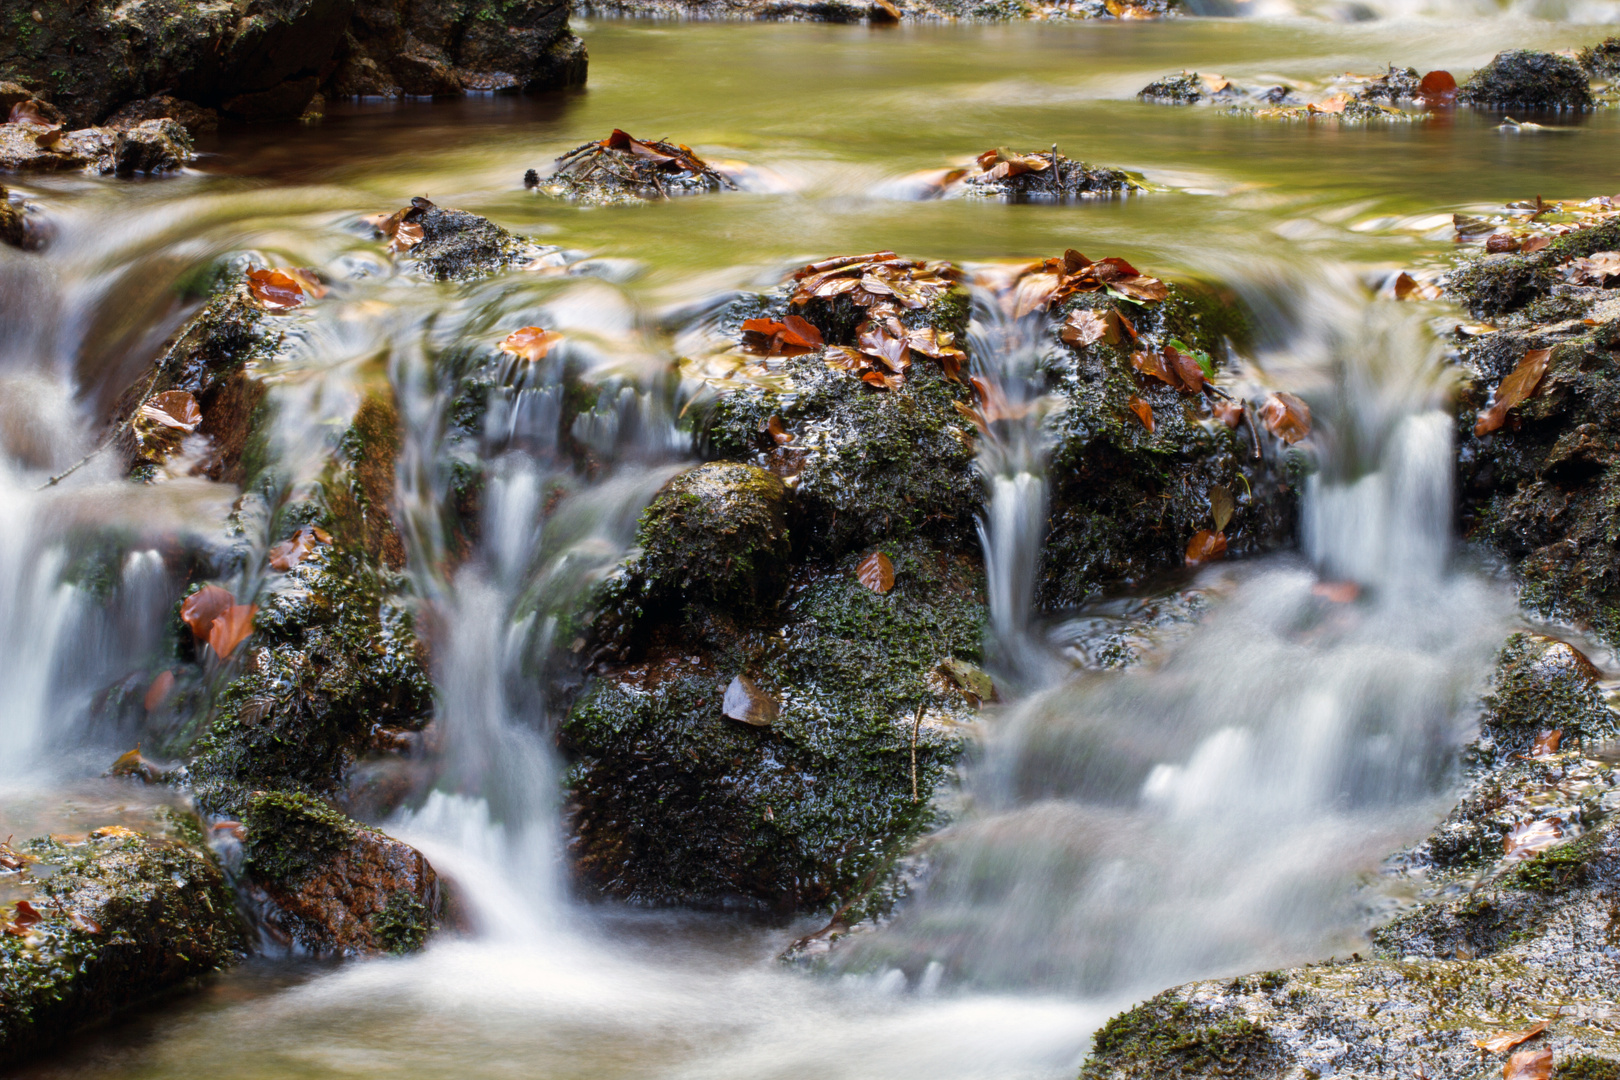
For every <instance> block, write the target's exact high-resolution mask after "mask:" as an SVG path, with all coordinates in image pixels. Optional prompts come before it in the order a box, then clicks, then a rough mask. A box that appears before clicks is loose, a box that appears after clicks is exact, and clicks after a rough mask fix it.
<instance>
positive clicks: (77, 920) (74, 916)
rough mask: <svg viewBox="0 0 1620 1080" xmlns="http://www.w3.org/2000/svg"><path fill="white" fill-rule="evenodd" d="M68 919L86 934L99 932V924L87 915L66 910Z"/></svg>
mask: <svg viewBox="0 0 1620 1080" xmlns="http://www.w3.org/2000/svg"><path fill="white" fill-rule="evenodd" d="M68 921H69V922H71V923H72V924H73V925H74V926H76V927H78V928H79V929H80V930H82V931H84V932H85V933H86V934H99V933H101V932H102V931H101V924H100V923H98V922H96V920H94V919H92V918H91V917H90V916H88V915H81V914H79V913H78V912H77V911H70V912H68Z"/></svg>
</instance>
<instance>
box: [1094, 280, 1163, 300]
mask: <svg viewBox="0 0 1620 1080" xmlns="http://www.w3.org/2000/svg"><path fill="white" fill-rule="evenodd" d="M1108 287H1109V288H1110V289H1112V290H1113V291H1114V292H1117V293H1124V294H1125V295H1126V296H1128V297H1130V298H1131V299H1132V300H1148V301H1154V300H1163V299H1164V298H1165V297H1167V296H1169V295H1170V286H1168V285H1166V284H1165V283H1164V282H1162V281H1160V280H1159V279H1158V278H1152V277H1147V276H1146V275H1144V274H1138V275H1136V276H1135V277H1124V278H1116V279H1115V280H1113V281H1110V282H1109V283H1108Z"/></svg>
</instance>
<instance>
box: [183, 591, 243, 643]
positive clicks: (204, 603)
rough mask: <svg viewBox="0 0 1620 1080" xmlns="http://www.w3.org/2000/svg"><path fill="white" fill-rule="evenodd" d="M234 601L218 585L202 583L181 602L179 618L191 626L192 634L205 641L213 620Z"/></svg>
mask: <svg viewBox="0 0 1620 1080" xmlns="http://www.w3.org/2000/svg"><path fill="white" fill-rule="evenodd" d="M235 603H236V597H234V596H232V595H231V594H230V593H228V592H226V591H225V590H224V589H222V588H220V587H219V586H218V585H204V586H203V587H202V588H200V589H198V590H197V591H196V592H194V593H192V594H191V595H190V596H188V597H186V599H185V601H184V602H183V603H181V605H180V618H181V620H183V621H184V622H185V624H186V625H187V626H189V627H191V633H192V636H194V637H195V638H196V639H197V640H198V641H207V640H208V631H209V629H210V628H211V627H212V626H213V625H214V620H215V619H217V618H219V617H220V616H221V615H223V614H224V613H225V611H226V609H227V608H229V607H230V606H231V605H233V604H235Z"/></svg>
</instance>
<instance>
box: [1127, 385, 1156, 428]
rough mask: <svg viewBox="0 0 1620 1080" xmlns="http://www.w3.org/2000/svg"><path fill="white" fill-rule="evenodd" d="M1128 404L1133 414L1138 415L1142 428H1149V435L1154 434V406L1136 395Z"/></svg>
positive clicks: (1133, 395)
mask: <svg viewBox="0 0 1620 1080" xmlns="http://www.w3.org/2000/svg"><path fill="white" fill-rule="evenodd" d="M1126 404H1128V405H1129V406H1130V407H1131V412H1133V413H1135V414H1136V418H1137V419H1138V420H1140V421H1142V426H1143V427H1145V428H1147V429H1148V432H1149V433H1152V431H1153V406H1151V405H1149V404H1148V403H1147V402H1145V401H1143V400H1142V399H1141V398H1139V397H1137V396H1136V395H1135V394H1132V395H1131V399H1130V401H1128V402H1126Z"/></svg>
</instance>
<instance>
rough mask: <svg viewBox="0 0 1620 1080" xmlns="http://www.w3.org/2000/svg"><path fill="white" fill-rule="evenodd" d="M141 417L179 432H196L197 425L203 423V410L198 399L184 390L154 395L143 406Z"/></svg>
mask: <svg viewBox="0 0 1620 1080" xmlns="http://www.w3.org/2000/svg"><path fill="white" fill-rule="evenodd" d="M140 415H141V416H143V417H145V418H146V419H148V420H151V421H153V422H154V423H158V424H162V425H163V426H164V427H170V428H175V429H176V430H178V431H188V432H189V431H196V430H197V425H198V424H200V423H202V409H200V408H198V406H197V399H196V398H194V397H192V396H191V395H190V394H188V393H186V392H185V391H184V390H165V391H164V392H163V393H161V394H153V395H152V396H151V397H149V398H147V399H146V403H145V404H144V405H142V406H141V410H140Z"/></svg>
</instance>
